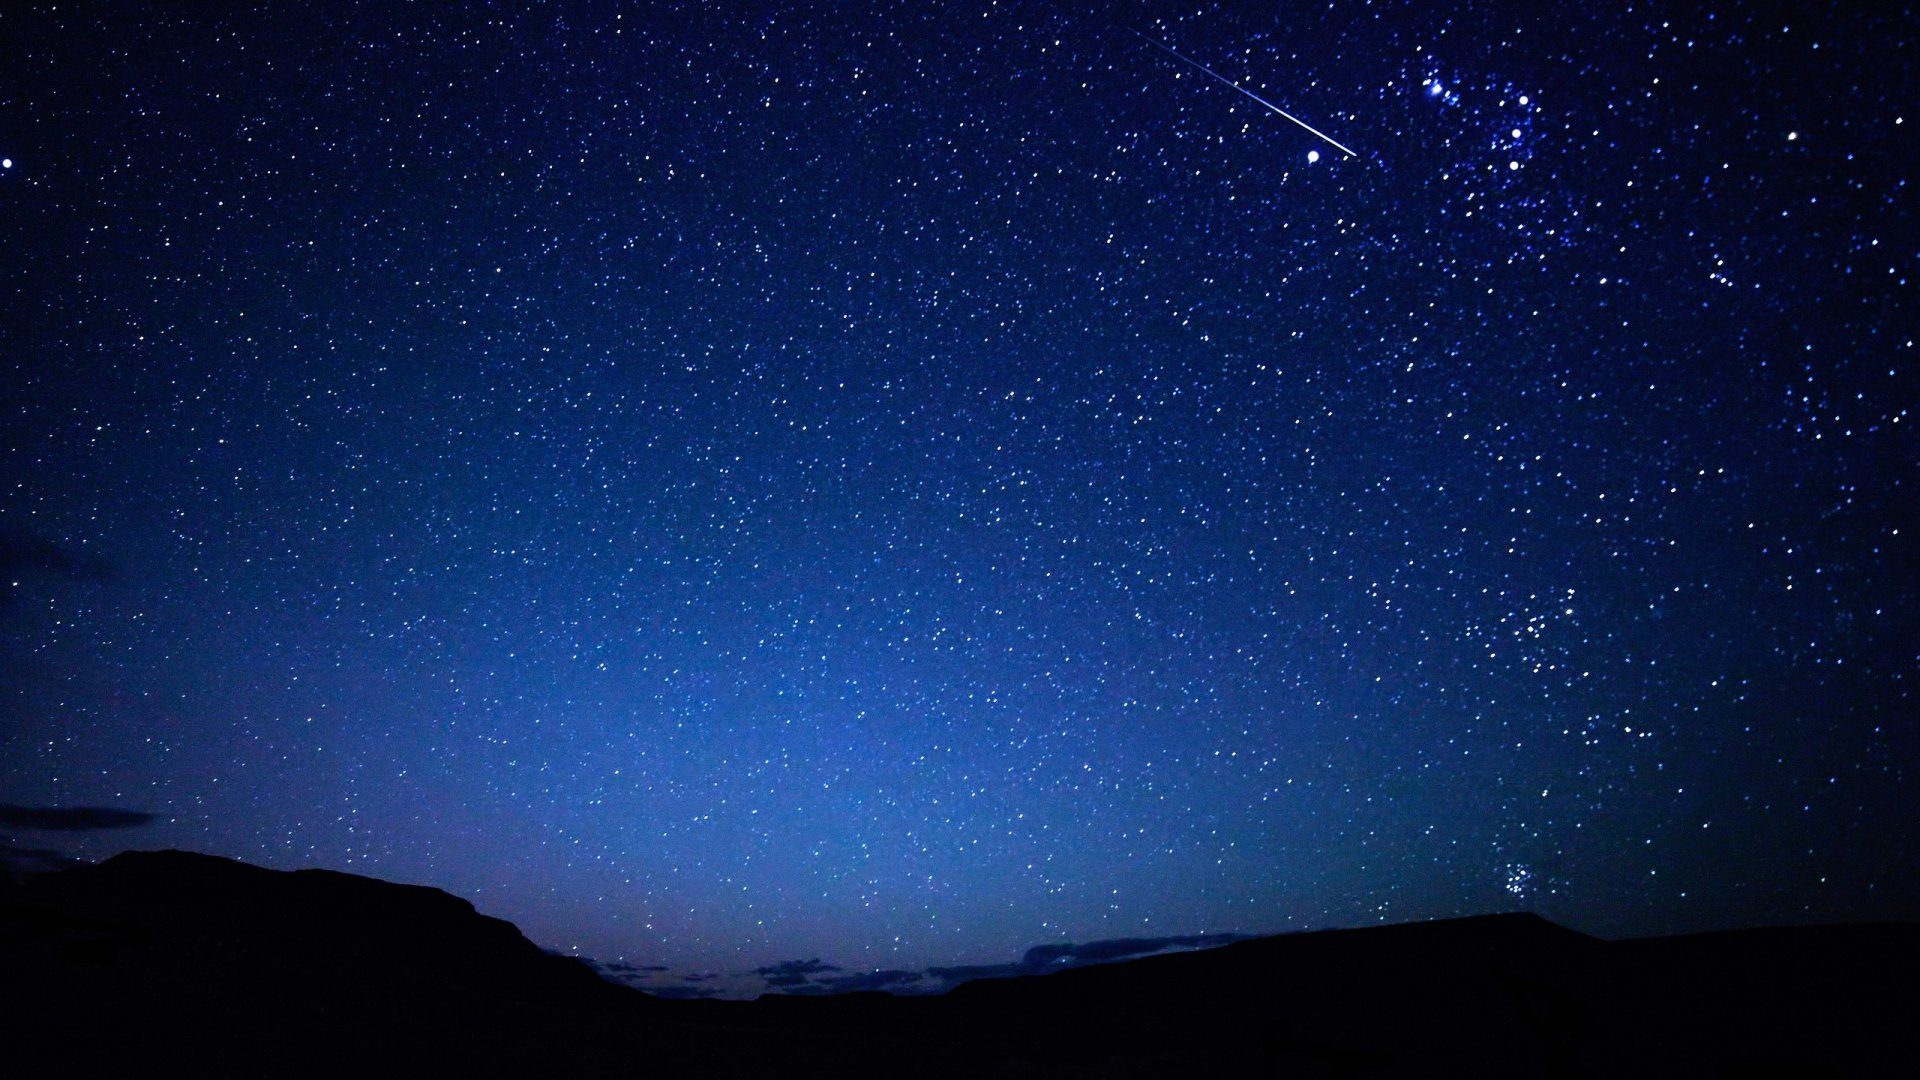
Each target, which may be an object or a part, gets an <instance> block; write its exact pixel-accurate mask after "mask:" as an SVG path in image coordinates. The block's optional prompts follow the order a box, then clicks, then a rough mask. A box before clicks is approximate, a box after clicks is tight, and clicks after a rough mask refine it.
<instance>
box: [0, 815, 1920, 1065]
mask: <svg viewBox="0 0 1920 1080" xmlns="http://www.w3.org/2000/svg"><path fill="white" fill-rule="evenodd" d="M1916 960H1920V926H1916V925H1914V924H1883V925H1862V926H1831V927H1803V928H1776V929H1764V930H1752V931H1737V932H1730V933H1719V934H1705V935H1697V936H1691V937H1680V938H1665V939H1649V940H1641V941H1625V942H1604V941H1600V940H1597V939H1594V938H1589V937H1586V936H1584V935H1581V934H1578V933H1575V932H1573V931H1570V930H1566V929H1563V928H1561V927H1558V926H1555V925H1553V924H1552V923H1548V922H1546V921H1544V920H1541V919H1538V918H1535V917H1533V916H1527V915H1503V916H1488V917H1483V918H1475V919H1461V920H1452V921H1444V922H1431V923H1414V924H1406V925H1401V926H1390V927H1381V928H1373V929H1363V930H1348V931H1329V932H1324V933H1314V934H1297V935H1288V936H1282V937H1271V938H1260V939H1255V940H1250V941H1243V942H1240V943H1238V944H1233V945H1228V946H1223V947H1220V948H1216V949H1210V950H1206V951H1203V952H1192V953H1180V954H1169V955H1161V956H1154V957H1148V958H1145V959H1140V960H1134V961H1130V962H1125V963H1115V964H1107V965H1099V966H1092V967H1082V968H1075V969H1071V970H1067V971H1061V972H1057V973H1052V974H1047V975H1035V976H1028V977H1023V978H1014V979H998V980H982V981H978V982H973V983H967V984H965V985H962V986H960V987H959V988H957V989H955V990H953V991H952V992H950V993H948V994H945V995H941V996H937V997H889V996H885V995H881V994H850V995H842V996H836V997H824V998H817V997H784V998H783V997H765V998H762V999H760V1000H758V1001H754V1002H720V1001H663V1000H659V999H656V998H652V997H648V996H647V995H644V994H642V993H639V992H638V991H634V990H630V989H627V988H625V987H620V986H615V985H613V984H611V983H608V982H605V981H603V980H601V979H600V978H599V977H598V976H597V975H595V974H594V973H593V972H592V971H591V970H589V969H588V968H587V967H586V966H585V965H583V964H581V963H578V962H576V961H572V960H568V959H564V958H560V957H555V956H552V955H549V954H547V953H544V952H542V951H541V950H540V949H538V948H537V947H535V946H534V945H533V944H531V943H530V942H528V941H527V940H526V939H525V938H524V937H522V936H521V935H520V934H519V932H518V931H517V930H516V929H514V927H513V926H512V925H511V924H509V923H506V922H503V921H500V920H498V919H491V918H487V917H485V916H483V915H480V914H478V913H477V912H475V911H474V909H473V907H472V905H470V904H468V903H467V902H466V901H463V900H460V899H457V898H455V897H452V896H449V895H447V894H445V893H442V892H440V891H438V890H435V889H427V888H420V887H416V886H402V885H393V884H389V883H386V882H381V881H375V880H373V879H369V878H362V877H355V876H353V875H349V874H338V873H332V872H328V871H320V870H304V871H297V872H291V873H289V872H281V871H272V870H265V869H261V868H259V867H254V866H249V865H247V864H244V863H239V862H234V861H232V860H228V859H219V858H214V857H211V856H206V855H194V854H188V853H184V852H144V853H143V852H129V853H127V854H124V855H120V856H117V857H115V858H113V859H109V860H107V861H106V862H104V863H100V864H98V865H94V866H85V867H79V868H75V869H69V870H62V871H59V872H56V873H48V874H42V875H39V876H36V877H32V878H29V879H28V880H26V881H24V882H22V883H19V884H16V885H10V886H8V887H6V889H5V890H4V891H0V1055H4V1056H0V1073H4V1074H6V1075H10V1076H22V1077H37V1076H107V1075H115V1076H119V1075H127V1074H129V1073H137V1074H141V1075H152V1076H174V1075H193V1076H206V1077H219V1076H235V1077H240V1076H249V1077H250V1076H323V1075H324V1076H338V1075H362V1076H389V1075H414V1076H534V1075H539V1076H635V1077H639V1076H654V1075H660V1074H662V1073H668V1074H671V1073H678V1072H682V1071H685V1072H687V1073H688V1074H691V1075H699V1076H703V1077H713V1076H781V1077H804V1076H822V1077H825V1076H831V1077H836V1078H845V1077H889V1078H895V1077H901V1076H934V1077H959V1076H969V1077H971V1076H1049V1077H1055V1076H1058V1077H1129V1076H1140V1077H1145V1076H1276V1077H1336V1076H1338V1077H1426V1076H1463V1077H1465V1076H1472V1077H1613V1076H1619V1077H1657V1076H1673V1077H1682V1076H1685V1077H1703V1076H1704V1077H1755V1078H1757V1077H1846V1076H1890V1075H1913V1074H1914V1069H1915V1063H1916V1062H1917V1061H1920V1033H1917V1032H1920V1026H1916V1025H1915V1024H1914V1023H1913V1021H1912V1016H1913V1014H1914V1011H1915V1006H1916V1005H1920V994H1917V992H1916V991H1915V989H1914V988H1913V986H1912V984H1911V981H1910V980H1911V972H1912V971H1913V969H1914V964H1915V961H1916Z"/></svg>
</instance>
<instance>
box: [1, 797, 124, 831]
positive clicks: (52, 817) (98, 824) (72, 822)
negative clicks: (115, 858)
mask: <svg viewBox="0 0 1920 1080" xmlns="http://www.w3.org/2000/svg"><path fill="white" fill-rule="evenodd" d="M158 817H159V815H157V814H149V813H147V812H146V811H144V810H122V809H119V808H117V807H111V806H15V805H14V804H12V803H0V826H6V827H9V828H15V829H42V830H51V831H55V832H91V831H94V830H98V829H132V828H136V827H138V826H141V825H149V824H152V823H153V821H154V820H155V819H156V818H158Z"/></svg>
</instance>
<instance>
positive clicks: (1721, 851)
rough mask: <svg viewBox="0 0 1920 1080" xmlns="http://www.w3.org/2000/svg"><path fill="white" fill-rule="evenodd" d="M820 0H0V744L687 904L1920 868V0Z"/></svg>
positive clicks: (1154, 896) (209, 839)
mask: <svg viewBox="0 0 1920 1080" xmlns="http://www.w3.org/2000/svg"><path fill="white" fill-rule="evenodd" d="M214 7H218V8H225V7H226V5H214ZM841 7H842V6H841V5H823V6H822V7H821V9H820V10H817V11H805V10H799V9H796V8H794V7H792V6H789V5H780V6H778V7H777V8H775V9H773V10H767V11H755V10H753V8H752V6H751V5H740V6H735V7H733V8H732V9H730V10H729V11H728V12H727V13H725V14H724V15H722V14H714V13H712V12H709V11H704V10H702V8H703V5H688V6H675V5H633V4H629V5H615V4H563V5H550V4H515V5H501V6H494V7H478V8H475V7H466V6H461V5H441V4H428V5H415V6H412V7H408V8H398V7H397V6H391V5H351V4H318V5H312V6H281V7H277V8H275V9H273V10H271V11H259V12H253V13H246V14H221V15H214V14H204V13H198V12H183V11H178V10H175V11H171V12H163V11H161V10H157V9H154V8H147V7H144V6H142V5H119V4H116V5H113V6H111V7H110V8H109V7H104V6H95V7H88V6H84V5H83V6H81V7H79V8H77V9H76V8H75V7H73V6H70V5H61V6H60V7H59V8H57V9H53V8H51V7H50V6H49V5H34V6H33V8H32V9H31V10H26V11H21V12H13V13H10V14H8V15H7V16H5V18H4V20H0V63H4V70H5V72H6V77H5V80H4V82H0V155H4V158H5V160H6V162H8V164H6V166H5V167H4V168H0V244H3V245H4V249H5V250H6V251H7V252H8V253H9V258H8V259H7V260H6V262H5V263H4V265H3V266H0V305H3V306H0V379H4V383H3V384H0V385H3V386H4V390H5V393H4V395H0V560H3V561H4V564H5V565H4V570H5V572H6V573H5V579H4V580H0V587H4V589H5V590H6V591H5V593H4V594H0V595H3V596H4V599H3V600H0V604H4V607H0V628H3V629H4V644H3V645H0V680H4V681H0V710H4V712H3V713H0V801H4V802H8V803H13V804H18V805H24V806H47V807H57V806H102V807H121V808H128V809H132V810H142V811H150V812H155V813H158V814H160V815H161V816H162V818H163V819H164V820H163V821H162V822H160V823H157V824H154V825H151V826H148V827H145V828H143V829H140V830H138V831H115V832H100V833H75V834H71V835H64V836H61V837H56V838H55V839H58V840H60V841H61V842H62V843H64V844H65V845H66V848H65V849H66V850H69V851H72V852H74V853H77V854H83V855H98V854H105V853H108V852H110V851H113V850H117V849H118V848H120V847H124V846H127V845H129V844H133V845H137V846H148V847H153V846H169V845H171V846H181V847H189V848H194V849H199V850H204V851H210V852H214V853H218V854H223V855H230V856H235V857H239V858H243V859H247V860H250V861H253V862H258V863H262V864H265V865H269V866H276V867H299V866H325V867H332V868H337V869H346V870H353V871H358V872H361V873H366V874H372V875H376V876H380V877H385V878H390V879H395V880H402V881H415V882H424V883H430V884H434V885H438V886H441V887H444V888H446V889H449V890H451V891H453V892H456V893H459V894H461V895H463V896H466V897H468V898H470V899H472V900H474V901H475V902H476V903H477V904H478V905H479V906H480V907H481V909H482V910H483V911H486V912H488V913H491V914H497V915H500V916H503V917H506V918H509V919H512V920H514V921H515V922H516V923H518V924H519V925H520V926H521V927H522V928H523V929H525V930H526V931H527V933H528V934H529V935H530V936H531V937H533V938H534V939H535V940H536V941H539V942H541V943H543V944H547V945H551V946H555V947H561V948H578V949H581V950H583V951H585V952H587V953H591V954H593V955H596V956H600V957H604V958H614V957H624V958H626V959H627V960H628V961H630V962H633V963H642V964H654V963H658V964H667V965H671V966H673V967H675V968H676V969H678V970H686V969H692V968H705V969H710V970H745V969H747V968H752V967H755V966H762V965H770V964H774V963H777V962H779V961H783V960H787V959H790V958H795V957H816V956H817V957H823V958H825V959H826V960H827V961H828V962H831V963H833V964H837V965H839V966H840V967H842V968H843V969H845V970H848V971H854V972H858V971H863V970H871V969H874V968H889V969H896V968H919V967H924V966H926V965H954V964H978V963H995V962H1002V961H1008V960H1011V959H1012V958H1014V957H1016V956H1018V955H1020V954H1021V953H1022V952H1023V951H1024V950H1026V949H1027V948H1028V947H1029V946H1033V945H1036V944H1040V943H1046V942H1063V941H1087V940H1090V939H1099V938H1113V937H1122V936H1132V937H1154V936H1161V935H1182V934H1193V933H1199V932H1216V931H1242V932H1254V933H1263V932H1273V931H1279V930H1285V929H1297V928H1303V927H1321V926H1336V925H1338V926H1346V925H1356V924H1361V923H1368V922H1374V921H1380V920H1387V921H1398V920H1404V919H1414V918H1424V917H1434V916H1446V915H1456V914H1466V913H1475V912H1483V911H1490V910H1500V909H1510V908H1530V909H1534V910H1538V911H1540V912H1542V913H1543V914H1546V915H1547V916H1549V917H1551V918H1554V919H1556V920H1559V921H1562V922H1565V923H1567V924H1569V925H1571V926H1574V927H1576V928H1579V929H1583V930H1588V931H1591V932H1597V933H1602V934H1641V933H1656V932H1665V931H1673V930H1680V929H1693V928H1705V927H1715V926H1728V925H1740V924H1747V923H1754V922H1779V921H1801V920H1831V919H1846V918H1863V917H1889V916H1909V917H1911V916H1913V915H1915V914H1916V911H1917V910H1920V882H1917V881H1916V876H1915V871H1914V870H1913V869H1912V867H1913V866H1914V865H1915V864H1916V862H1920V851H1916V839H1920V825H1916V823H1915V816H1914V815H1913V813H1912V808H1913V806H1914V805H1915V803H1916V792H1915V779H1914V776H1913V769H1914V762H1915V761H1916V760H1920V736H1917V735H1916V731H1915V723H1916V700H1915V677H1916V672H1917V671H1920V664H1917V661H1916V640H1917V639H1920V634H1917V633H1916V626H1915V616H1914V611H1915V601H1916V596H1915V592H1916V588H1915V578H1914V575H1913V573H1912V569H1911V568H1912V567H1913V566H1914V565H1916V563H1920V560H1916V558H1915V555H1914V551H1913V544H1914V537H1915V535H1916V533H1915V530H1916V528H1920V521H1916V517H1920V515H1916V512H1915V510H1916V506H1920V503H1917V502H1916V494H1917V493H1916V490H1915V482H1916V478H1917V475H1916V474H1917V471H1920V464H1917V462H1920V453H1916V442H1915V439H1914V438H1913V428H1914V426H1915V424H1916V422H1920V421H1917V420H1916V417H1915V414H1914V403H1915V387H1916V380H1915V378H1914V372H1913V364H1914V349H1913V341H1912V329H1911V327H1912V320H1911V316H1910V315H1909V316H1901V315H1900V314H1899V312H1900V311H1902V310H1904V309H1905V307H1906V305H1907V303H1908V302H1909V298H1910V296H1911V292H1912V289H1913V274H1914V271H1915V266H1914V261H1915V245H1916V229H1915V211H1914V199H1915V190H1914V183H1913V181H1914V179H1915V175H1914V174H1915V171H1916V170H1915V163H1916V160H1920V157H1917V156H1916V154H1915V149H1914V139H1913V131H1914V129H1915V126H1916V124H1920V117H1916V115H1915V110H1914V109H1913V104H1914V102H1913V99H1912V88H1913V87H1914V86H1915V85H1917V84H1920V80H1916V72H1915V71H1914V63H1915V62H1914V60H1913V51H1912V50H1911V49H1910V48H1907V46H1909V45H1911V39H1912V37H1913V28H1914V26H1915V21H1914V19H1913V17H1912V13H1911V12H1907V13H1895V12H1892V11H1891V10H1890V9H1889V10H1888V13H1887V14H1885V15H1882V16H1878V17H1876V16H1872V15H1869V14H1866V13H1864V12H1865V10H1866V9H1867V8H1868V7H1869V5H1858V4H1841V5H1833V6H1831V7H1813V6H1809V7H1807V8H1806V9H1805V10H1804V11H1801V12H1799V13H1794V12H1793V11H1792V10H1791V9H1790V7H1789V8H1782V7H1779V6H1775V5H1767V6H1766V7H1765V9H1764V11H1765V14H1764V16H1762V15H1759V14H1756V13H1755V11H1754V10H1753V9H1749V8H1744V7H1739V6H1733V5H1726V6H1720V7H1719V8H1718V10H1700V9H1697V8H1695V9H1690V10H1688V11H1686V12H1685V13H1676V12H1672V11H1668V10H1667V9H1666V7H1665V6H1662V5H1654V6H1642V5H1634V6H1632V8H1631V9H1629V8H1627V6H1625V5H1611V4H1600V5H1578V6H1575V5H1551V6H1549V8H1547V9H1545V10H1543V9H1542V8H1541V7H1540V6H1539V5H1534V4H1524V5H1518V4H1517V5H1504V6H1503V5H1492V6H1478V5H1476V10H1475V11H1474V12H1473V13H1471V14H1464V15H1463V14H1461V13H1458V12H1452V11H1448V10H1442V9H1441V8H1440V6H1439V5H1424V4H1414V5H1394V4H1334V5H1332V6H1330V7H1322V8H1316V9H1315V10H1312V11H1304V12H1302V11H1292V10H1283V9H1281V8H1276V7H1274V6H1272V5H1258V6H1254V5H1248V6H1245V7H1240V6H1220V5H1190V6H1185V7H1174V6H1168V5H1154V6H1152V7H1151V10H1149V9H1148V7H1147V6H1136V5H1094V6H1092V7H1089V6H1088V5H1085V4H1074V5H1061V6H1057V7H1056V6H1053V5H1044V4H1020V3H1015V4H986V5H980V4H971V3H967V4H948V5H924V4H906V5H899V6H897V7H895V8H891V9H888V10H880V6H878V5H876V6H875V9H874V10H872V11H861V12H858V13H848V12H846V11H844V10H840V9H841ZM1503 7H1505V8H1506V9H1505V10H1502V8H1503ZM1707 7H1708V8H1709V9H1711V8H1712V7H1714V6H1712V5H1708V6H1707ZM1690 8H1691V6H1690ZM1139 34H1145V35H1149V36H1151V37H1152V38H1154V39H1156V40H1158V41H1160V42H1163V43H1165V44H1166V45H1167V46H1168V47H1170V48H1172V49H1176V50H1178V51H1179V52H1180V53H1181V54H1183V55H1185V56H1187V57H1190V58H1192V59H1193V60H1194V61H1196V62H1198V63H1204V64H1206V65H1208V66H1209V67H1211V68H1212V69H1213V70H1214V71H1216V72H1218V73H1219V74H1220V75H1221V76H1222V77H1223V78H1226V79H1231V80H1235V81H1238V82H1239V83H1240V85H1241V86H1242V87H1244V88H1245V89H1246V90H1248V91H1251V92H1252V93H1255V94H1258V95H1259V96H1260V97H1263V98H1265V99H1266V100H1268V101H1270V102H1272V103H1273V104H1275V105H1276V106H1278V107H1279V108H1282V109H1285V110H1286V111H1287V112H1289V113H1291V114H1292V115H1294V116H1296V117H1299V118H1300V119H1302V120H1304V121H1305V122H1307V123H1309V124H1311V125H1313V126H1314V127H1316V128H1318V129H1319V130H1320V131H1323V132H1325V133H1327V134H1328V135H1329V136H1331V138H1332V139H1334V140H1337V141H1338V142H1339V143H1341V144H1343V145H1345V146H1348V147H1352V148H1353V149H1354V150H1355V151H1356V152H1357V156H1355V157H1352V158H1348V157H1347V156H1346V155H1344V154H1343V153H1341V152H1340V151H1339V150H1336V149H1334V148H1333V147H1332V146H1331V145H1329V144H1328V143H1326V142H1323V141H1321V140H1320V139H1317V138H1316V137H1315V136H1314V135H1313V134H1311V133H1309V132H1307V131H1305V130H1302V129H1301V128H1300V127H1298V126H1296V125H1295V124H1293V123H1290V122H1288V121H1287V120H1286V119H1284V118H1282V117H1281V116H1278V115H1276V114H1274V113H1273V112H1271V111H1269V110H1268V109H1266V108H1265V107H1263V106H1262V105H1261V104H1260V103H1258V102H1256V101H1254V100H1252V99H1251V98H1250V97H1248V96H1246V95H1244V94H1241V93H1236V92H1235V90H1234V89H1233V88H1232V87H1229V86H1226V85H1223V84H1221V83H1220V82H1217V81H1214V80H1211V79H1209V78H1207V77H1206V76H1205V75H1203V74H1201V73H1200V72H1199V71H1197V70H1195V69H1194V68H1193V67H1191V66H1187V65H1183V64H1182V63H1181V62H1180V61H1179V60H1178V59H1176V58H1175V57H1173V56H1170V55H1169V54H1168V53H1167V52H1165V51H1163V50H1161V49H1157V48H1155V47H1154V45H1152V44H1151V43H1148V42H1146V41H1143V40H1142V39H1141V37H1139V36H1137V35H1139ZM9 838H10V840H11V842H13V843H15V844H21V845H26V844H32V845H44V844H45V843H46V842H47V840H48V837H47V836H46V835H43V834H36V833H34V832H32V831H31V830H26V829H16V830H13V831H12V832H11V833H10V834H9Z"/></svg>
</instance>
